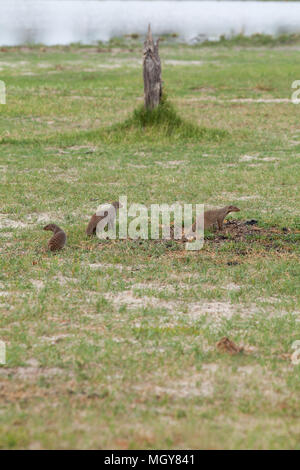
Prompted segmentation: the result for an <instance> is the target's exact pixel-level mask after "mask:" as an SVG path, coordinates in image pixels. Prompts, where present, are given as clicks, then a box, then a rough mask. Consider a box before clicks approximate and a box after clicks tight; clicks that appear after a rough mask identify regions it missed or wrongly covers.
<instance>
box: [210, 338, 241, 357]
mask: <svg viewBox="0 0 300 470" xmlns="http://www.w3.org/2000/svg"><path fill="white" fill-rule="evenodd" d="M216 346H217V349H218V350H219V351H220V352H228V353H229V354H238V353H242V352H243V351H244V348H243V347H242V346H238V345H237V344H235V343H234V342H233V341H231V340H230V339H229V338H226V336H224V338H222V339H220V341H218V342H217V344H216Z"/></svg>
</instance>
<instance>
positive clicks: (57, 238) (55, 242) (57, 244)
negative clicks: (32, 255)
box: [44, 224, 67, 251]
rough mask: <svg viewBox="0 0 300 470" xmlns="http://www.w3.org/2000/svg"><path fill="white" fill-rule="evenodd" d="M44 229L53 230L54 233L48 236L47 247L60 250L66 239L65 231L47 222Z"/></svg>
mask: <svg viewBox="0 0 300 470" xmlns="http://www.w3.org/2000/svg"><path fill="white" fill-rule="evenodd" d="M44 230H50V231H51V232H54V235H53V236H52V237H51V238H50V240H49V242H48V247H49V249H50V250H51V251H58V250H61V249H62V248H63V247H64V246H65V244H66V241H67V235H66V234H65V232H64V231H63V230H62V229H61V228H60V227H58V225H55V224H48V225H46V226H45V227H44Z"/></svg>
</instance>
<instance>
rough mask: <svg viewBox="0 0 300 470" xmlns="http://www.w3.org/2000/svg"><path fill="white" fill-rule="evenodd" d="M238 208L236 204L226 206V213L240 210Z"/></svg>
mask: <svg viewBox="0 0 300 470" xmlns="http://www.w3.org/2000/svg"><path fill="white" fill-rule="evenodd" d="M240 210H241V209H239V208H238V207H236V206H227V214H229V212H240Z"/></svg>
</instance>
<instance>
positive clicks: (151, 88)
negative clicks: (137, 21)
mask: <svg viewBox="0 0 300 470" xmlns="http://www.w3.org/2000/svg"><path fill="white" fill-rule="evenodd" d="M158 43H159V39H158V40H157V41H156V43H154V41H153V37H152V32H151V27H150V25H149V27H148V35H147V38H146V41H145V42H144V60H143V76H144V99H145V108H146V109H154V108H156V106H158V105H159V103H160V101H161V97H162V81H161V63H160V57H159V54H158Z"/></svg>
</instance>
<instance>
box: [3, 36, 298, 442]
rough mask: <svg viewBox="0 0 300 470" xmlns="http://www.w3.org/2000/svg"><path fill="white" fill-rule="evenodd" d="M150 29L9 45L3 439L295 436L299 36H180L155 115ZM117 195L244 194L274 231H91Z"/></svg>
mask: <svg viewBox="0 0 300 470" xmlns="http://www.w3.org/2000/svg"><path fill="white" fill-rule="evenodd" d="M173 39H174V41H173V42H175V41H176V38H173ZM140 40H141V38H136V37H133V38H128V41H127V42H125V41H123V40H122V41H121V40H118V41H119V42H118V41H117V40H114V42H113V41H112V43H111V44H110V45H109V46H105V47H102V45H100V46H99V47H79V46H77V45H72V46H70V47H57V48H54V47H53V48H45V47H43V46H42V45H41V46H38V47H25V48H7V49H5V50H4V51H2V52H0V68H1V69H0V80H4V81H5V83H6V86H7V105H6V106H2V105H1V106H0V180H1V181H0V185H1V210H0V255H1V257H0V322H1V330H0V340H3V341H5V342H6V345H7V364H6V365H5V366H0V378H1V382H0V392H1V397H2V402H1V405H0V406H1V410H0V447H1V448H11V449H15V448H51V449H52V448H120V449H123V448H126V449H128V448H129V449H133V448H149V449H153V448H186V447H188V448H205V449H221V448H226V449H229V448H234V449H241V448H259V449H266V448H271V449H277V448H282V449H298V448H299V446H300V442H299V432H300V427H299V406H298V401H299V400H298V397H299V391H300V369H299V367H300V366H299V365H298V366H296V365H293V364H292V363H291V359H290V355H291V354H292V352H293V350H292V348H291V346H292V343H293V341H295V340H297V339H300V323H299V312H300V301H299V278H300V268H299V252H300V249H299V230H300V213H299V207H300V206H299V202H300V201H299V200H300V197H299V155H300V153H299V151H300V139H299V109H300V108H299V107H298V106H295V105H293V104H292V103H289V102H279V101H276V99H278V98H285V99H289V98H290V97H291V92H292V89H291V83H292V82H293V81H294V80H297V79H299V78H300V66H299V60H298V53H299V52H298V51H297V50H296V49H295V45H293V46H290V45H287V46H285V47H283V46H282V45H280V46H279V47H278V46H277V45H276V44H273V45H272V44H265V45H263V44H262V45H260V47H259V48H258V47H256V46H257V44H256V43H255V42H254V43H252V44H247V47H242V46H241V44H236V45H234V44H232V47H228V45H226V44H223V43H220V44H218V45H215V46H214V47H211V46H210V45H209V46H208V47H206V46H205V47H204V46H201V47H198V46H186V45H180V44H179V43H174V44H173V43H172V42H171V40H170V41H169V40H168V38H166V40H165V41H163V42H162V45H161V58H162V66H163V80H164V83H165V88H167V90H168V101H166V102H164V103H163V104H162V106H161V107H160V108H159V109H158V110H157V111H155V113H151V114H148V113H146V112H145V111H144V110H143V108H142V99H143V83H142V73H141V65H140V61H139V59H141V51H140V49H139V47H140V45H139V44H140ZM126 44H127V46H126ZM235 46H238V47H235ZM245 98H247V99H248V98H251V100H252V101H244V99H245ZM258 100H264V101H258ZM119 195H127V197H128V203H129V204H131V203H132V202H138V203H143V204H146V206H147V207H150V205H151V204H153V203H164V202H166V203H173V202H175V201H179V202H186V203H205V204H207V205H209V206H222V205H225V204H234V205H237V206H238V207H240V209H241V211H240V212H239V213H237V214H234V216H236V217H238V218H239V219H242V220H246V219H252V218H253V219H257V220H258V227H259V228H260V229H261V231H257V234H256V235H253V236H249V237H246V238H245V239H241V240H239V241H237V240H235V239H233V238H230V237H229V238H228V239H225V240H220V241H219V242H218V243H217V242H216V241H215V237H214V235H213V234H210V235H208V237H207V239H206V243H205V245H204V248H203V250H201V251H199V252H185V251H184V249H183V246H182V245H179V244H176V243H174V242H170V243H163V242H161V243H153V242H152V241H151V240H148V241H143V242H141V243H140V242H134V241H130V240H128V241H113V242H108V241H106V242H100V241H99V240H98V239H92V240H90V239H87V238H86V236H85V233H84V230H85V226H86V224H87V222H88V219H89V216H90V215H91V214H92V213H93V212H94V211H95V209H96V207H97V206H98V205H99V204H100V203H101V202H106V201H113V200H116V199H118V197H119ZM48 222H54V223H58V224H59V225H60V226H62V227H63V228H64V229H65V230H66V232H67V234H68V244H67V246H66V248H65V249H64V250H63V251H62V252H60V253H58V254H57V255H52V254H51V253H49V252H48V251H47V250H46V244H47V240H48V238H49V233H47V232H45V231H43V230H42V227H43V226H44V225H46V223H48ZM287 229H288V230H287ZM223 336H228V337H229V338H230V339H232V340H233V341H235V342H236V343H237V344H240V345H245V347H246V350H247V354H240V355H238V356H230V355H225V354H222V353H220V352H219V351H218V350H217V349H216V346H215V344H216V342H217V341H218V340H219V339H220V338H221V337H223Z"/></svg>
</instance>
